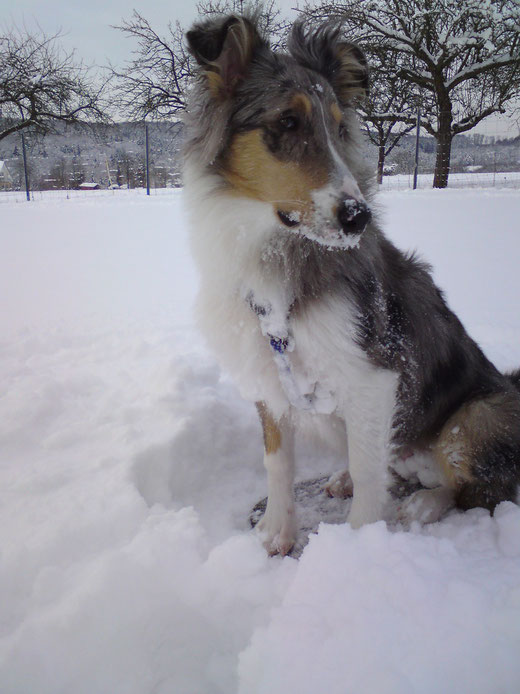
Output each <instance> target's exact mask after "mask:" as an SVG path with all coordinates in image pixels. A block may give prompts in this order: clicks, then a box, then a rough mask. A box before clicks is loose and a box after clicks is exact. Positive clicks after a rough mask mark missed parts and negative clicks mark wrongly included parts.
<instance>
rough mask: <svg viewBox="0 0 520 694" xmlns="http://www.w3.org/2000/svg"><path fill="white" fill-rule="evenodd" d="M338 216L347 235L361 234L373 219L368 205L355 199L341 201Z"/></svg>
mask: <svg viewBox="0 0 520 694" xmlns="http://www.w3.org/2000/svg"><path fill="white" fill-rule="evenodd" d="M337 216H338V221H339V223H340V226H341V228H342V230H343V233H345V234H361V233H362V232H363V231H364V230H365V228H366V226H367V224H368V223H369V222H370V220H371V219H372V213H371V212H370V208H369V207H368V205H367V204H366V203H364V202H360V201H359V200H354V199H353V198H347V199H346V200H342V201H341V203H340V204H339V207H338V214H337Z"/></svg>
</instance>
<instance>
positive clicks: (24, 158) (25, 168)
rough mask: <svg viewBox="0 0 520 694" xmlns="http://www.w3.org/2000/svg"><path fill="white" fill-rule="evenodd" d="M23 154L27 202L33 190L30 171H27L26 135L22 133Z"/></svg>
mask: <svg viewBox="0 0 520 694" xmlns="http://www.w3.org/2000/svg"><path fill="white" fill-rule="evenodd" d="M22 156H23V172H24V174H25V195H26V197H27V202H30V201H31V192H30V190H29V172H28V171H27V154H26V153H25V137H24V136H23V133H22Z"/></svg>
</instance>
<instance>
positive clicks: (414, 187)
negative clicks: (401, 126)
mask: <svg viewBox="0 0 520 694" xmlns="http://www.w3.org/2000/svg"><path fill="white" fill-rule="evenodd" d="M420 132H421V109H420V108H418V109H417V128H416V133H415V165H414V168H413V189H414V190H416V188H417V173H418V171H419V135H420Z"/></svg>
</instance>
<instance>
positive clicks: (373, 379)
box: [347, 369, 397, 528]
mask: <svg viewBox="0 0 520 694" xmlns="http://www.w3.org/2000/svg"><path fill="white" fill-rule="evenodd" d="M396 387H397V376H396V374H394V373H392V372H389V371H384V370H382V369H375V370H371V371H370V373H369V377H368V378H367V379H366V380H365V381H364V382H363V384H362V386H361V387H360V388H359V389H356V391H357V392H356V393H355V396H354V397H353V398H352V401H351V404H350V405H349V407H348V412H347V434H348V456H349V471H350V475H351V477H352V482H353V486H354V489H353V491H354V494H353V497H352V506H351V508H350V513H349V517H348V520H349V522H350V524H351V525H352V527H354V528H359V527H361V526H362V525H365V524H366V523H373V522H375V521H378V520H382V519H384V518H385V516H386V510H387V504H388V501H389V493H388V486H389V484H388V465H389V462H390V459H391V455H392V451H391V436H392V422H393V418H394V413H395V398H396ZM353 395H354V394H353Z"/></svg>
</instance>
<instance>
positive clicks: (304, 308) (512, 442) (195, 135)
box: [184, 15, 520, 555]
mask: <svg viewBox="0 0 520 694" xmlns="http://www.w3.org/2000/svg"><path fill="white" fill-rule="evenodd" d="M187 42H188V45H189V50H190V52H191V55H192V56H193V57H194V58H195V60H196V62H197V65H198V69H197V75H196V78H195V82H194V85H193V88H192V91H191V94H190V98H189V105H188V108H187V114H186V123H185V127H186V131H185V132H186V142H185V166H184V185H185V199H186V205H187V210H188V214H189V221H190V239H191V246H192V252H193V256H194V258H195V261H196V263H197V265H198V268H199V270H200V293H199V298H198V303H197V311H198V315H199V318H200V323H201V326H202V329H203V332H204V333H205V335H206V338H207V340H208V342H209V343H210V345H211V347H212V348H213V349H214V351H215V353H216V355H217V356H218V359H219V361H220V363H221V366H222V367H223V368H224V369H226V370H227V371H228V372H229V373H230V374H231V375H232V376H233V377H234V379H235V381H236V383H237V384H238V387H239V390H240V393H241V395H242V396H243V397H244V398H246V399H247V400H251V401H252V402H255V403H256V404H257V408H258V412H259V415H260V419H261V423H262V427H263V437H264V448H265V452H264V462H265V467H266V469H267V475H268V502H267V508H266V512H265V515H264V517H263V519H262V521H261V523H260V524H259V527H260V530H261V532H262V535H263V539H264V544H265V546H266V548H267V550H268V552H269V553H270V554H276V553H280V554H282V555H284V554H287V553H288V552H289V551H290V550H291V548H292V546H293V544H294V542H295V536H296V531H297V522H296V518H295V509H294V501H293V479H294V429H295V426H299V424H301V422H305V421H307V420H308V419H309V418H311V419H315V420H319V421H321V422H323V423H326V424H330V425H331V428H333V429H334V428H335V429H336V430H337V426H338V422H339V423H340V425H341V427H342V428H343V429H344V430H346V433H347V436H346V440H347V445H348V472H345V473H343V474H342V475H340V476H336V478H335V479H334V480H333V481H332V482H331V485H330V486H329V490H331V491H332V493H337V494H342V495H348V494H353V498H352V504H351V508H350V512H349V516H348V521H349V522H350V524H351V525H352V526H353V527H354V528H359V527H360V526H362V525H364V524H366V523H372V522H374V521H378V520H380V519H387V516H388V513H389V511H388V509H389V488H390V486H391V481H392V472H391V470H392V465H394V464H395V461H396V460H402V459H403V458H405V457H406V455H408V454H409V453H408V452H409V451H428V452H429V454H431V456H433V459H434V460H435V463H436V465H437V466H438V469H439V471H440V475H441V480H442V483H441V484H440V485H439V486H438V487H437V488H434V489H423V490H420V491H417V492H416V493H415V494H414V495H413V496H411V497H410V498H409V499H407V500H405V501H404V502H403V503H402V504H401V507H400V511H399V513H400V516H399V517H400V518H401V520H403V521H404V520H406V519H408V520H409V521H410V520H412V519H413V518H414V517H418V516H419V517H420V518H421V520H423V521H436V520H438V519H439V518H440V517H441V516H442V515H443V514H444V513H445V512H446V511H447V510H448V509H449V508H451V507H452V506H453V505H456V506H458V507H459V508H460V509H469V508H472V507H484V508H486V509H489V510H490V511H491V512H492V511H493V509H494V508H495V506H496V505H497V504H498V503H499V502H501V501H503V500H512V501H514V500H516V495H517V485H518V483H519V478H520V392H519V389H518V386H519V382H520V372H516V373H515V374H510V375H509V376H507V375H504V374H502V373H500V372H499V371H498V370H497V369H496V368H495V367H494V366H493V364H491V363H490V361H489V360H488V359H487V358H486V357H485V355H484V354H483V352H482V351H481V349H480V348H479V347H478V345H477V344H476V343H475V342H474V341H473V340H472V339H471V338H470V337H469V336H468V334H467V333H466V331H465V329H464V328H463V326H462V324H461V323H460V321H459V320H458V318H457V317H456V316H455V315H454V313H453V312H452V311H451V310H450V309H449V308H448V306H447V304H446V301H445V299H444V297H443V295H442V293H441V291H440V290H439V289H438V288H437V287H436V286H435V284H434V282H433V280H432V278H431V275H430V271H429V268H428V266H426V265H425V264H424V263H422V262H421V261H420V260H418V259H417V258H416V257H415V256H414V255H413V254H412V255H407V254H404V253H402V252H401V251H400V250H398V249H397V248H396V247H395V246H394V245H393V244H392V243H391V242H390V241H389V240H388V239H387V238H386V237H385V236H384V234H383V232H382V231H381V229H380V226H379V224H378V221H377V215H376V214H375V211H374V192H373V184H372V181H373V177H372V172H369V171H368V170H367V167H366V165H365V163H364V162H363V158H362V156H361V148H360V144H361V134H360V129H359V125H358V122H357V117H356V113H355V105H356V101H357V99H359V98H363V97H364V96H365V94H366V93H367V89H368V82H369V75H368V66H367V61H366V59H365V57H364V55H363V53H362V52H361V50H360V49H359V48H358V47H356V46H355V45H354V44H352V43H349V42H347V41H345V40H344V39H343V38H342V28H341V26H339V25H337V24H331V23H328V24H324V25H322V26H319V27H314V28H313V27H312V26H310V25H309V24H307V23H305V22H297V23H295V24H294V26H293V27H292V30H291V33H290V36H289V39H288V44H287V52H273V51H272V50H271V49H270V47H269V44H268V41H267V40H266V38H265V37H264V36H263V35H262V33H261V31H260V29H259V27H258V22H257V19H256V18H255V16H253V15H251V16H234V15H232V16H224V17H219V18H212V19H209V20H206V21H204V22H201V23H197V24H195V25H194V26H193V28H192V29H191V30H190V31H189V32H188V33H187Z"/></svg>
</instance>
